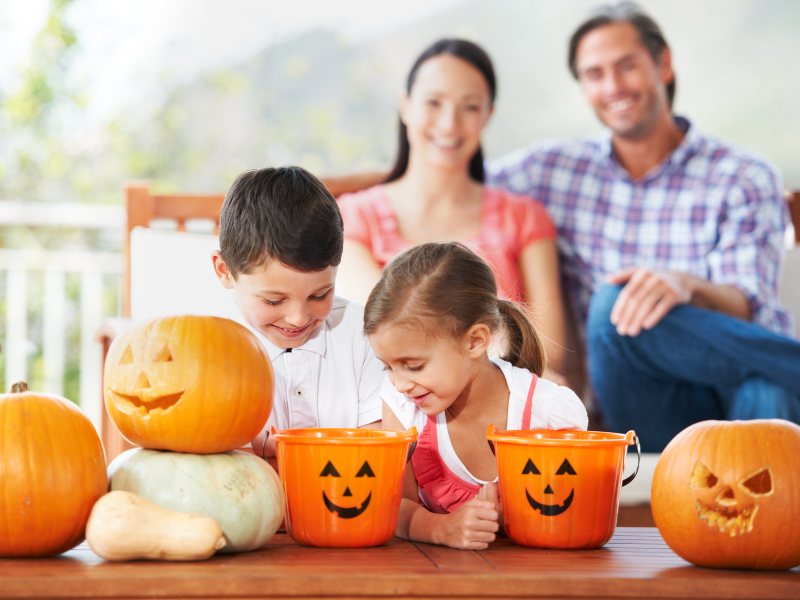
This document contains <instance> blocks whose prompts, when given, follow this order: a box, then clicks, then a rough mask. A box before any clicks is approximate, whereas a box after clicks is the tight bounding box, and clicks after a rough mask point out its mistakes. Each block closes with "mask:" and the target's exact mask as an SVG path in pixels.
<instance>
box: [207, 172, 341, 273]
mask: <svg viewBox="0 0 800 600" xmlns="http://www.w3.org/2000/svg"><path fill="white" fill-rule="evenodd" d="M343 245H344V227H343V225H342V215H341V214H340V213H339V207H338V205H337V204H336V200H335V199H334V197H333V196H332V195H331V193H330V192H329V191H328V189H327V188H326V187H325V185H324V184H323V183H322V182H321V181H320V180H319V179H317V178H316V177H314V176H313V175H312V174H311V173H309V172H308V171H306V170H305V169H302V168H300V167H278V168H267V169H259V170H256V171H245V172H244V173H242V174H241V175H239V176H238V177H237V178H236V181H234V182H233V185H231V187H230V189H229V190H228V193H227V194H226V196H225V202H224V203H223V204H222V212H221V213H220V218H219V249H220V253H221V254H222V258H223V259H224V260H225V264H227V265H228V269H229V270H230V272H231V275H233V277H234V279H235V278H236V277H238V276H239V274H240V273H244V274H248V273H250V272H251V271H252V270H253V269H255V268H256V267H258V266H260V265H263V264H264V263H266V262H267V260H270V259H271V260H277V261H279V262H280V263H281V264H283V265H285V266H287V267H289V268H292V269H296V270H298V271H307V272H311V271H322V270H323V269H326V268H328V267H330V266H334V267H335V266H337V265H338V264H339V263H340V262H341V260H342V247H343Z"/></svg>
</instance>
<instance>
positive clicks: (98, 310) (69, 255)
mask: <svg viewBox="0 0 800 600" xmlns="http://www.w3.org/2000/svg"><path fill="white" fill-rule="evenodd" d="M2 271H5V275H6V314H5V336H4V338H5V339H3V345H2V347H3V353H4V354H5V373H4V380H5V382H4V383H5V387H6V388H7V387H9V386H10V385H11V383H13V382H15V381H22V380H27V379H28V359H29V354H30V348H31V346H32V342H31V341H30V340H29V336H28V305H29V298H28V291H29V285H28V284H29V276H30V275H31V273H33V272H36V271H40V272H42V274H43V276H44V286H43V293H44V298H43V299H42V300H43V301H42V302H41V305H42V307H43V315H42V317H43V327H42V340H41V344H42V355H43V366H44V389H43V390H42V391H45V392H48V393H52V394H58V395H60V396H63V395H64V371H65V368H64V367H65V353H66V341H67V338H66V327H67V318H66V317H67V311H66V308H67V302H66V278H65V275H66V274H67V273H77V274H80V294H79V304H80V310H79V314H78V319H79V324H80V325H79V326H80V343H79V348H80V350H79V352H80V358H79V365H80V366H79V368H80V394H79V398H70V399H71V400H74V401H77V402H78V404H79V405H80V406H81V408H82V410H83V411H84V413H85V414H86V415H87V416H88V417H89V418H90V419H91V420H92V422H93V423H94V424H95V426H96V427H98V428H99V426H100V416H101V414H102V412H101V411H102V406H101V400H102V396H101V393H102V392H101V389H100V382H101V375H102V373H101V369H102V356H101V352H102V348H101V346H100V344H99V343H98V342H97V341H96V340H95V334H96V333H97V330H98V329H99V328H100V325H101V324H102V322H103V319H104V318H105V317H107V316H116V315H115V314H112V315H106V314H104V311H103V290H104V279H106V277H105V276H106V275H113V276H114V277H113V278H112V280H111V281H110V282H108V283H110V284H111V285H116V286H117V287H118V286H119V276H120V274H121V273H122V256H121V255H120V254H113V253H99V252H44V251H25V250H0V272H2ZM37 304H39V303H37Z"/></svg>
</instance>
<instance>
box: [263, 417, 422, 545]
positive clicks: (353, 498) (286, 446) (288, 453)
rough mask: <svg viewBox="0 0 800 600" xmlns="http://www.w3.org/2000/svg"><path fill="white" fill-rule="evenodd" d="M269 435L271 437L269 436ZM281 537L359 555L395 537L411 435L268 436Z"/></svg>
mask: <svg viewBox="0 0 800 600" xmlns="http://www.w3.org/2000/svg"><path fill="white" fill-rule="evenodd" d="M273 431H274V430H273ZM274 437H275V442H276V446H277V450H278V466H279V468H280V475H281V480H282V481H283V487H284V490H285V491H286V529H287V531H288V532H289V534H290V535H291V536H292V538H294V540H295V541H296V542H298V543H300V544H306V545H308V546H323V547H329V548H364V547H367V546H380V545H381V544H385V543H386V542H388V541H389V540H390V539H391V538H392V536H393V535H394V533H395V530H396V529H397V519H398V517H399V515H400V498H401V495H402V492H403V478H404V476H405V472H406V463H407V461H408V459H409V458H410V455H411V452H413V446H414V445H415V444H416V440H417V430H416V429H415V428H414V427H412V428H411V429H409V430H408V431H406V432H401V431H383V430H378V429H284V430H282V431H280V432H278V433H275V434H274Z"/></svg>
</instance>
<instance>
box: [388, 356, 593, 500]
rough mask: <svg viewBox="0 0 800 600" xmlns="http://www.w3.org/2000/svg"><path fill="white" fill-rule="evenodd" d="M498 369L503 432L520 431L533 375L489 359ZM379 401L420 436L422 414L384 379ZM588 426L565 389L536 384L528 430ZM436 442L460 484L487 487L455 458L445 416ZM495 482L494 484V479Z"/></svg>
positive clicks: (438, 419) (577, 403)
mask: <svg viewBox="0 0 800 600" xmlns="http://www.w3.org/2000/svg"><path fill="white" fill-rule="evenodd" d="M491 360H492V362H493V363H494V364H495V365H497V366H498V367H500V370H501V371H502V372H503V376H504V377H505V379H506V384H507V385H508V390H509V399H508V417H507V419H508V420H507V422H506V429H509V430H513V429H522V412H523V411H524V409H525V402H526V401H527V400H528V390H529V389H530V387H531V382H532V381H533V374H532V373H531V372H530V371H528V370H527V369H520V368H519V367H515V366H513V365H512V364H511V363H510V362H508V361H505V360H502V359H500V358H493V359H491ZM381 398H382V399H383V401H384V402H386V404H387V405H388V406H389V408H391V409H392V412H393V413H394V414H395V416H396V417H397V418H398V419H399V420H400V423H402V425H403V427H405V428H406V429H408V428H409V427H411V426H412V425H413V426H414V427H416V428H417V432H419V433H422V429H423V428H424V427H425V423H426V422H427V420H428V416H427V415H426V414H425V413H424V412H422V411H421V410H420V409H419V407H417V405H416V404H414V403H413V402H412V401H411V399H410V398H409V397H408V396H407V395H406V394H401V393H400V392H398V391H397V390H396V389H395V388H394V386H393V385H392V382H391V381H389V377H388V375H387V376H386V377H385V378H384V380H383V383H382V384H381ZM588 426H589V417H588V415H587V414H586V407H585V406H584V405H583V402H581V399H580V398H578V396H577V395H576V394H575V392H573V391H572V390H571V389H569V388H568V387H564V386H560V385H557V384H555V383H553V382H552V381H548V380H547V379H542V378H541V377H539V380H538V381H537V382H536V388H535V389H534V392H533V399H532V401H531V427H530V428H531V429H581V430H586V428H587V427H588ZM436 438H437V441H438V445H439V456H441V457H442V459H443V460H444V462H445V464H446V465H447V467H448V468H449V469H450V470H451V471H452V472H453V474H454V475H456V476H457V477H459V478H461V479H462V480H464V481H466V482H469V483H474V484H477V485H483V484H484V483H487V482H486V481H482V480H480V479H478V478H477V477H474V476H473V475H472V473H470V472H469V471H468V470H467V468H466V467H465V466H464V463H462V462H461V459H460V458H458V455H457V454H456V451H455V448H454V447H453V443H452V441H451V440H450V434H449V432H448V430H447V419H446V418H445V414H444V413H443V412H442V413H439V414H438V415H436ZM495 481H497V480H496V479H495Z"/></svg>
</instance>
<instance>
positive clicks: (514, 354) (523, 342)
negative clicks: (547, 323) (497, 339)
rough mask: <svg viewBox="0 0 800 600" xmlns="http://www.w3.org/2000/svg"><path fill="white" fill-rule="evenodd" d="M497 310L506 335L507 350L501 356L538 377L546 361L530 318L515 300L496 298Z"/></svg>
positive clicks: (540, 341)
mask: <svg viewBox="0 0 800 600" xmlns="http://www.w3.org/2000/svg"><path fill="white" fill-rule="evenodd" d="M497 310H498V311H499V312H500V318H501V319H502V322H503V323H504V324H505V326H506V327H505V328H506V335H507V337H508V352H507V353H506V355H505V356H503V357H502V358H503V360H507V361H508V362H510V363H511V364H512V365H514V366H515V367H520V368H522V369H527V370H528V371H531V372H532V373H536V375H538V376H539V377H541V376H542V374H543V373H544V367H545V364H546V362H547V355H546V353H545V349H544V344H543V343H542V338H541V337H540V336H539V332H538V331H537V330H536V326H535V325H534V324H533V321H531V318H530V317H529V316H528V315H527V314H526V313H525V311H523V310H522V308H521V307H520V306H519V304H517V303H516V302H512V301H510V300H501V299H500V298H498V299H497Z"/></svg>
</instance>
